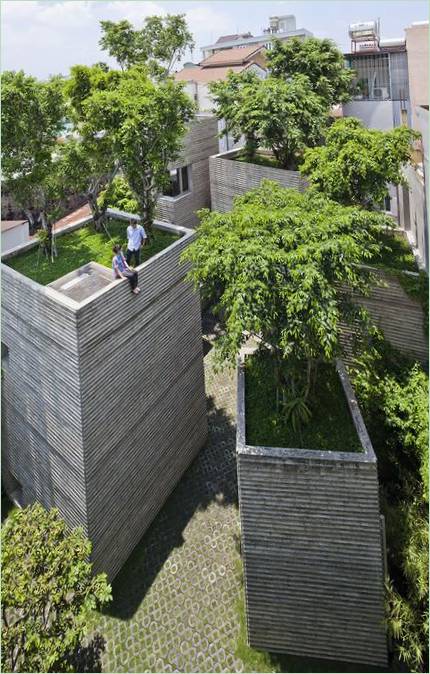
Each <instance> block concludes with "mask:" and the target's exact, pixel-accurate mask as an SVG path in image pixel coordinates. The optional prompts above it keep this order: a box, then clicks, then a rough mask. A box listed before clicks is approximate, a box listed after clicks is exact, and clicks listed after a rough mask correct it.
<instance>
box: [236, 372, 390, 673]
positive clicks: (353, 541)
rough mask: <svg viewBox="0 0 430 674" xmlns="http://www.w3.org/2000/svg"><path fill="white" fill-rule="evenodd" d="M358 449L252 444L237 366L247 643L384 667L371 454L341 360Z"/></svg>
mask: <svg viewBox="0 0 430 674" xmlns="http://www.w3.org/2000/svg"><path fill="white" fill-rule="evenodd" d="M338 369H339V372H340V376H341V380H342V383H343V384H344V389H345V393H346V396H347V400H348V404H349V407H350V410H351V413H352V416H353V419H354V423H355V425H356V428H357V432H358V434H359V437H360V440H361V443H362V445H363V452H362V453H352V452H348V447H345V452H326V451H325V452H324V451H316V450H300V449H282V448H273V447H272V448H271V447H254V446H250V445H247V444H246V437H245V428H246V426H245V424H246V418H245V373H244V367H243V359H241V360H240V362H239V368H238V418H237V424H238V425H237V465H238V480H239V507H240V517H241V529H242V554H243V560H244V570H245V595H246V612H247V627H248V639H249V643H250V645H251V646H253V647H255V648H260V649H264V650H268V651H271V652H276V653H290V654H296V655H301V656H308V657H316V658H328V659H334V660H340V661H345V662H357V663H370V664H372V665H378V666H382V667H383V666H386V664H387V645H386V635H385V630H384V627H383V619H384V556H383V536H382V527H381V519H380V514H379V502H378V478H377V468H376V458H375V455H374V452H373V449H372V445H371V443H370V440H369V437H368V435H367V432H366V428H365V426H364V422H363V419H362V417H361V414H360V411H359V409H358V405H357V402H356V400H355V396H354V393H353V391H352V388H351V386H350V384H349V381H348V379H347V377H346V372H345V370H344V368H343V366H342V364H341V363H339V364H338Z"/></svg>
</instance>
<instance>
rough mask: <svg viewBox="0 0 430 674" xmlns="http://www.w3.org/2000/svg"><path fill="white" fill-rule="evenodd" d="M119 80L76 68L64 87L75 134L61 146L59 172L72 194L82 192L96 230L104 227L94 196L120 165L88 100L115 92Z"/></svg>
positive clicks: (100, 68)
mask: <svg viewBox="0 0 430 674" xmlns="http://www.w3.org/2000/svg"><path fill="white" fill-rule="evenodd" d="M119 79H120V73H119V72H118V71H112V70H109V69H108V68H106V67H105V66H104V65H102V64H96V65H94V66H83V65H76V66H73V67H72V69H71V73H70V77H69V78H68V80H67V81H66V84H65V87H64V89H65V94H66V100H67V104H68V111H69V114H70V117H71V119H72V121H73V123H74V129H75V131H76V134H75V137H72V138H70V139H68V141H67V142H66V143H64V145H63V146H62V147H61V150H60V156H61V160H62V162H61V171H62V175H63V176H64V179H65V180H67V182H68V184H69V185H72V186H73V187H74V189H75V191H76V192H83V193H85V195H86V197H87V199H88V203H89V205H90V208H91V213H92V216H93V222H94V225H95V228H96V229H97V230H99V229H100V228H101V227H103V226H104V223H105V219H106V209H105V208H104V207H103V206H101V205H100V202H99V199H98V197H99V195H100V193H101V191H102V190H104V189H106V188H108V187H109V185H110V183H111V182H112V180H113V179H114V178H115V176H116V175H117V173H118V171H119V169H120V162H119V158H118V156H117V155H116V154H115V146H114V143H113V139H112V137H111V135H110V134H108V133H106V132H105V130H104V129H103V128H100V127H98V126H97V125H95V124H94V120H92V119H91V115H90V114H89V112H88V101H89V100H92V98H93V97H94V96H95V95H97V93H98V92H101V91H102V92H106V91H110V90H115V87H116V86H117V85H118V82H119Z"/></svg>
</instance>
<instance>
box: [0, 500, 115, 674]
mask: <svg viewBox="0 0 430 674" xmlns="http://www.w3.org/2000/svg"><path fill="white" fill-rule="evenodd" d="M1 543H2V545H1V557H2V586H1V601H2V618H3V624H2V653H1V656H2V668H3V670H4V671H8V672H15V671H19V672H60V671H76V670H75V669H74V657H75V656H76V651H77V649H78V647H79V646H80V644H81V641H82V639H83V637H84V636H85V634H86V632H87V628H88V618H89V614H90V612H91V611H92V610H94V609H95V608H96V607H97V606H99V605H101V604H104V603H106V602H107V601H109V600H110V598H111V593H110V586H109V585H108V584H107V582H106V576H105V574H99V575H97V576H94V577H93V576H92V575H91V564H90V563H89V562H88V561H87V558H88V555H89V554H90V550H91V544H90V542H89V541H88V540H87V539H86V538H85V537H84V535H83V533H82V531H81V530H80V529H73V530H71V531H69V530H68V529H67V527H66V524H65V523H64V521H63V520H62V519H61V518H60V516H59V514H58V511H57V510H55V509H53V510H50V511H46V510H44V508H42V506H41V505H39V504H37V503H36V504H34V505H32V506H29V507H27V508H24V509H23V510H18V511H16V512H14V513H13V514H12V515H11V516H10V517H8V519H7V520H6V522H5V523H4V525H3V527H2V535H1Z"/></svg>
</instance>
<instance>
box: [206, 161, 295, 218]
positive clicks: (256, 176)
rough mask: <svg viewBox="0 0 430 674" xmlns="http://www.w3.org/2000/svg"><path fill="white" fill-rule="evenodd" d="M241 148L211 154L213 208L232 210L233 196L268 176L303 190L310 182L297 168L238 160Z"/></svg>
mask: <svg viewBox="0 0 430 674" xmlns="http://www.w3.org/2000/svg"><path fill="white" fill-rule="evenodd" d="M238 152H239V150H230V151H229V152H222V153H221V154H217V155H215V156H213V157H210V158H209V175H210V186H211V202H212V210H213V211H220V212H221V213H225V212H227V211H229V210H231V208H232V206H233V199H234V197H236V196H238V195H239V194H245V192H248V191H249V190H251V189H253V188H254V187H258V186H259V185H260V183H261V181H262V180H263V179H264V178H266V179H268V180H274V181H276V182H277V183H279V184H280V185H282V187H291V188H294V189H297V190H299V191H300V192H303V191H304V190H305V189H306V187H307V185H308V183H307V181H306V180H304V179H303V178H302V177H301V175H300V173H299V172H298V171H286V170H285V169H277V168H272V167H270V166H260V165H259V164H250V163H248V162H243V161H235V160H234V157H235V156H236V155H237V154H238Z"/></svg>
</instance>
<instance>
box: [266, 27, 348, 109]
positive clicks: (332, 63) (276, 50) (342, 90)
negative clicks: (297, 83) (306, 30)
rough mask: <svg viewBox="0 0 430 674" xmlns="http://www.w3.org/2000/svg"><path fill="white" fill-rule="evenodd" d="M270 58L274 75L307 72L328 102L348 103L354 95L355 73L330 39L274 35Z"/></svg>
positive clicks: (278, 76) (316, 88) (303, 73)
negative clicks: (352, 87)
mask: <svg viewBox="0 0 430 674" xmlns="http://www.w3.org/2000/svg"><path fill="white" fill-rule="evenodd" d="M267 61H268V66H269V70H270V73H271V75H272V76H274V77H276V78H279V79H290V78H292V77H294V76H295V75H306V76H307V77H308V78H309V83H310V87H311V88H312V90H313V91H314V92H315V93H316V94H318V96H320V97H321V98H322V99H324V101H325V102H326V105H327V106H330V105H333V104H335V103H345V102H346V101H348V100H349V99H350V98H351V83H352V80H353V78H354V73H353V71H351V70H348V69H347V68H346V67H345V63H344V57H343V54H342V52H340V51H339V49H337V47H336V45H335V44H334V42H332V41H331V40H327V39H324V40H320V39H318V38H316V37H311V38H306V39H305V40H299V39H298V38H293V39H292V40H287V41H286V42H281V40H278V39H276V38H275V39H274V40H273V42H272V49H270V51H268V52H267Z"/></svg>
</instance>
